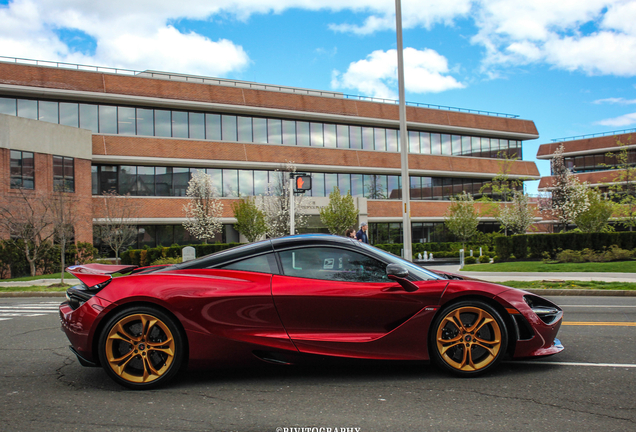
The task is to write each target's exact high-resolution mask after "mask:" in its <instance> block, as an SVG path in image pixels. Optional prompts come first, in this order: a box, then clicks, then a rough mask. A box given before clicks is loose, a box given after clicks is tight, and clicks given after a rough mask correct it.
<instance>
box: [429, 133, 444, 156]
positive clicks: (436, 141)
mask: <svg viewBox="0 0 636 432" xmlns="http://www.w3.org/2000/svg"><path fill="white" fill-rule="evenodd" d="M431 154H434V155H439V154H442V137H441V135H440V134H437V133H432V134H431Z"/></svg>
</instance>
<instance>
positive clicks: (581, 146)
mask: <svg viewBox="0 0 636 432" xmlns="http://www.w3.org/2000/svg"><path fill="white" fill-rule="evenodd" d="M632 135H634V136H632ZM617 140H620V142H622V143H623V144H631V145H633V144H636V134H622V135H608V136H602V137H596V138H586V139H580V140H572V141H565V142H557V143H550V144H541V145H540V146H539V151H538V152H537V156H548V155H552V154H553V153H554V152H555V151H556V149H557V148H559V146H560V145H561V144H563V152H564V153H570V152H578V151H585V150H595V149H606V148H612V147H617V145H616V141H617Z"/></svg>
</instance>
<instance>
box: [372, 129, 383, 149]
mask: <svg viewBox="0 0 636 432" xmlns="http://www.w3.org/2000/svg"><path fill="white" fill-rule="evenodd" d="M374 140H375V150H376V151H386V129H384V128H375V129H374Z"/></svg>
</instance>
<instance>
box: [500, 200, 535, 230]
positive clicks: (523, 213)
mask: <svg viewBox="0 0 636 432" xmlns="http://www.w3.org/2000/svg"><path fill="white" fill-rule="evenodd" d="M496 219H497V222H499V223H500V224H501V226H502V227H503V228H504V230H505V234H506V235H508V231H509V230H510V231H511V232H512V233H513V234H525V233H526V231H528V228H530V226H531V225H532V224H533V222H534V213H533V211H532V207H530V205H529V202H528V195H526V194H524V193H523V192H522V191H518V190H515V191H513V193H512V202H511V203H510V204H506V205H504V206H503V207H502V208H501V209H500V210H499V215H498V216H497V217H496Z"/></svg>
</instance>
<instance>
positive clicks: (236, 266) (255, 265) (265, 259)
mask: <svg viewBox="0 0 636 432" xmlns="http://www.w3.org/2000/svg"><path fill="white" fill-rule="evenodd" d="M220 268H222V269H224V270H240V271H249V272H257V273H269V274H272V273H273V274H278V264H277V263H276V258H275V257H274V254H273V253H269V254H265V255H259V256H255V257H252V258H247V259H244V260H241V261H237V262H233V263H232V264H228V265H225V266H223V267H220Z"/></svg>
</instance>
